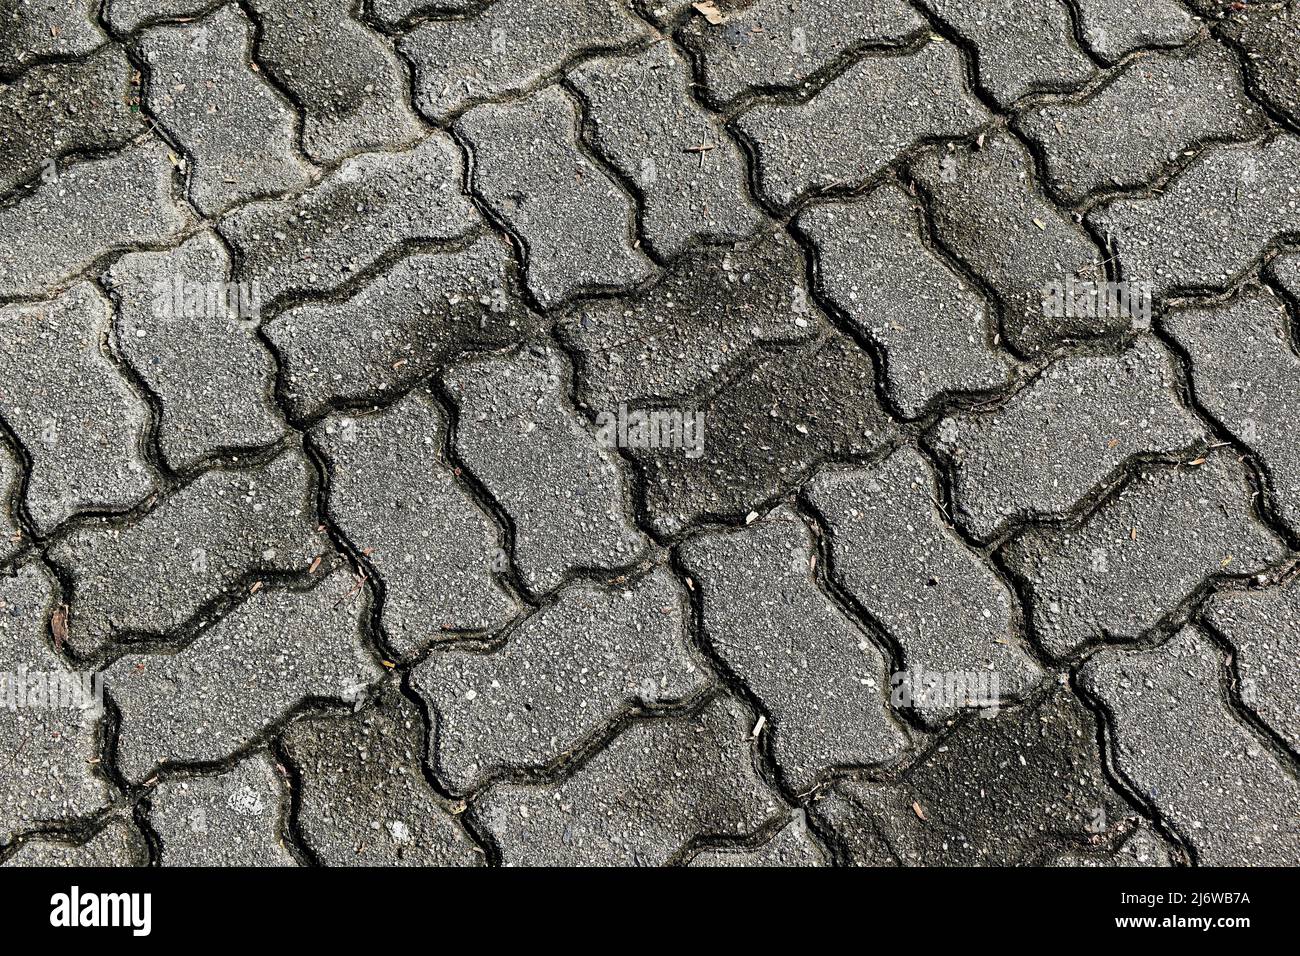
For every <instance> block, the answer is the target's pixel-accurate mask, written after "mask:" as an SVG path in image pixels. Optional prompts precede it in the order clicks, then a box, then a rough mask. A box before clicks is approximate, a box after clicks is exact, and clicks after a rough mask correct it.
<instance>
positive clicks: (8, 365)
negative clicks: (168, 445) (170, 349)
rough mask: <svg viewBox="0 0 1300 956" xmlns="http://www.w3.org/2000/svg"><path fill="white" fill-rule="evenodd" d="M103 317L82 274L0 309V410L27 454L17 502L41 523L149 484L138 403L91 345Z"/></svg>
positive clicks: (107, 319) (140, 491)
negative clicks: (44, 294)
mask: <svg viewBox="0 0 1300 956" xmlns="http://www.w3.org/2000/svg"><path fill="white" fill-rule="evenodd" d="M111 322H112V306H111V304H110V303H109V302H108V300H107V299H106V298H104V296H103V294H102V293H100V291H99V290H98V289H97V288H96V287H95V286H93V285H91V284H90V283H88V282H83V283H80V284H78V285H76V286H73V287H72V288H71V289H69V290H68V291H67V292H65V293H64V294H63V295H61V296H60V297H59V298H57V299H54V300H51V301H48V302H41V303H33V304H30V305H11V306H7V307H5V308H2V309H0V343H3V348H2V349H0V383H3V384H0V415H3V416H4V418H5V420H6V421H7V422H8V423H9V426H10V427H11V428H12V429H13V430H14V432H15V433H16V434H17V436H18V438H19V439H20V440H21V441H22V443H23V445H24V447H25V448H26V449H27V454H28V456H29V457H30V459H31V470H30V472H29V474H28V484H27V510H28V513H29V514H30V515H31V517H32V521H33V522H34V523H35V524H36V526H37V528H38V529H40V530H41V531H49V530H50V529H51V528H53V527H55V526H56V525H58V524H60V523H62V522H63V521H65V520H67V519H68V518H69V517H71V516H72V515H74V514H76V513H77V512H80V511H87V510H92V509H106V510H121V509H126V508H129V507H131V505H133V504H135V503H136V502H137V501H139V500H140V499H141V498H144V497H145V496H146V495H148V494H149V493H150V492H151V491H152V490H154V489H155V488H156V487H157V484H156V481H157V479H156V475H155V474H154V471H153V469H152V468H151V467H150V466H149V464H148V463H147V462H146V461H145V459H144V458H143V457H142V456H141V453H140V443H141V441H142V440H143V436H144V432H145V428H146V425H147V418H148V407H147V406H146V405H145V403H144V400H143V399H141V398H140V397H139V396H138V395H136V394H135V393H134V392H132V391H131V389H130V388H129V387H128V386H127V383H126V380H125V379H124V378H123V377H122V374H121V373H120V372H119V370H118V369H117V368H116V366H115V365H114V364H113V362H112V360H111V359H109V357H108V356H107V355H106V354H105V353H104V351H103V348H102V346H101V341H100V340H101V337H102V336H105V335H107V333H108V329H109V325H110V323H111Z"/></svg>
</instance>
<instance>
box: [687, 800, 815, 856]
mask: <svg viewBox="0 0 1300 956" xmlns="http://www.w3.org/2000/svg"><path fill="white" fill-rule="evenodd" d="M689 865H690V866H721V867H806V866H827V865H829V864H828V863H827V861H826V856H825V855H824V853H823V852H822V850H821V849H820V848H819V847H818V846H817V844H816V843H814V842H813V841H812V839H811V838H810V837H809V836H808V825H807V823H806V822H805V817H804V813H803V811H802V810H795V811H794V812H793V813H792V814H791V820H790V821H789V822H788V823H786V824H785V825H784V826H783V827H781V829H780V830H778V831H777V832H776V834H775V835H773V836H772V838H771V839H769V840H767V841H766V842H764V843H763V845H762V846H759V847H755V848H754V849H746V848H741V847H735V848H728V849H725V850H705V851H704V852H703V853H700V854H698V855H696V856H695V858H694V859H692V860H691V862H690V864H689Z"/></svg>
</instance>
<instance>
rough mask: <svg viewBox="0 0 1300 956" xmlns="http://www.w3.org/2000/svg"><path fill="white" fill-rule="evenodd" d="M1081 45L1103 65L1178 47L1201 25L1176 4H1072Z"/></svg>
mask: <svg viewBox="0 0 1300 956" xmlns="http://www.w3.org/2000/svg"><path fill="white" fill-rule="evenodd" d="M1075 6H1076V8H1077V9H1078V11H1079V28H1080V33H1081V34H1082V36H1083V42H1084V43H1086V44H1087V45H1088V49H1090V50H1091V51H1092V52H1093V53H1095V54H1096V55H1097V56H1099V57H1101V58H1102V59H1103V60H1105V61H1106V62H1107V63H1114V62H1116V61H1118V60H1119V59H1120V58H1121V57H1123V56H1124V55H1125V54H1126V53H1131V52H1132V51H1134V50H1138V49H1144V48H1147V47H1171V46H1180V45H1182V44H1184V43H1187V42H1188V41H1189V40H1191V39H1193V38H1194V37H1195V36H1196V35H1197V33H1199V32H1200V29H1201V25H1200V24H1199V23H1197V22H1196V20H1194V19H1193V18H1192V14H1191V13H1190V12H1189V11H1188V10H1187V8H1186V7H1184V6H1183V5H1182V4H1181V3H1179V2H1178V0H1075Z"/></svg>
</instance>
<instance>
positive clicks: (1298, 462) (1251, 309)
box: [1164, 289, 1300, 532]
mask: <svg viewBox="0 0 1300 956" xmlns="http://www.w3.org/2000/svg"><path fill="white" fill-rule="evenodd" d="M1164 325H1165V327H1166V328H1167V329H1169V330H1170V332H1172V333H1173V335H1174V336H1175V337H1176V338H1177V340H1178V341H1179V343H1181V344H1182V346H1183V347H1184V348H1185V349H1187V352H1188V354H1189V355H1191V356H1192V375H1191V378H1192V389H1193V391H1194V393H1195V395H1196V398H1197V399H1198V400H1199V401H1200V403H1201V404H1202V405H1204V406H1205V408H1206V409H1208V410H1209V412H1210V414H1211V415H1213V416H1214V417H1215V418H1216V419H1217V420H1218V421H1220V422H1222V423H1223V424H1224V425H1225V426H1226V427H1227V429H1228V430H1229V431H1230V432H1232V434H1233V435H1234V436H1236V437H1237V438H1238V439H1239V440H1240V441H1241V442H1242V443H1243V444H1244V445H1245V446H1246V447H1247V448H1249V449H1250V450H1251V451H1253V452H1255V454H1257V455H1259V456H1260V458H1261V459H1262V460H1263V463H1264V466H1265V467H1266V468H1267V469H1268V472H1269V477H1270V478H1271V487H1272V492H1273V496H1274V500H1275V501H1276V502H1277V507H1278V511H1279V513H1280V514H1281V516H1282V517H1283V519H1285V520H1286V521H1287V523H1288V524H1290V526H1291V527H1292V529H1293V530H1296V531H1297V532H1300V448H1297V447H1296V443H1295V432H1294V429H1293V428H1292V427H1291V425H1290V424H1288V423H1289V422H1293V421H1295V416H1296V414H1297V413H1298V412H1300V355H1297V354H1296V351H1295V348H1294V346H1293V344H1292V340H1291V334H1290V332H1289V329H1288V316H1287V311H1286V308H1285V307H1284V306H1283V305H1282V303H1280V302H1278V301H1277V299H1275V298H1274V297H1273V296H1272V295H1271V294H1269V293H1268V292H1266V291H1264V290H1260V289H1254V290H1247V291H1245V292H1243V293H1242V294H1240V295H1238V296H1237V297H1235V298H1234V299H1232V300H1231V301H1228V302H1225V303H1223V304H1221V305H1218V306H1212V307H1208V308H1186V309H1177V310H1174V311H1171V312H1169V313H1168V314H1167V315H1166V316H1165V318H1164Z"/></svg>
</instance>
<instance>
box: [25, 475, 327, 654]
mask: <svg viewBox="0 0 1300 956" xmlns="http://www.w3.org/2000/svg"><path fill="white" fill-rule="evenodd" d="M315 490H316V475H315V472H314V471H313V470H312V468H311V466H310V464H309V463H308V462H307V460H306V459H305V458H304V457H303V456H302V455H301V454H300V453H298V452H284V453H282V454H281V455H280V456H279V457H277V458H276V459H275V460H274V461H272V462H271V463H270V464H268V465H266V466H264V467H261V468H258V469H255V470H249V471H222V470H214V471H209V472H206V473H204V474H203V475H202V476H201V477H199V478H198V479H197V480H195V481H194V483H193V484H191V485H189V486H188V487H186V488H185V489H184V490H182V491H180V492H178V493H177V494H176V495H174V496H173V497H170V498H168V499H167V500H166V501H164V502H163V503H162V504H161V505H159V506H158V507H157V508H155V509H154V510H153V511H152V512H150V513H149V514H148V515H147V516H146V517H144V518H142V519H140V520H139V521H138V522H136V523H134V524H131V525H129V526H127V527H122V528H119V527H115V526H114V525H113V524H110V523H108V522H103V523H96V524H90V525H87V526H84V527H81V528H79V529H77V530H76V531H74V532H73V533H72V534H70V535H67V536H66V537H63V538H61V539H59V540H58V541H57V542H56V543H55V544H53V545H51V546H50V556H51V557H52V558H53V559H54V560H55V561H56V562H58V563H59V564H61V565H62V566H63V567H64V568H65V569H66V570H67V572H68V573H69V574H70V575H71V576H72V578H73V581H74V590H75V597H74V600H73V603H74V605H75V608H74V611H73V614H72V619H71V621H70V623H69V632H68V643H69V644H70V645H71V646H72V647H73V649H75V650H76V651H78V652H79V653H89V652H91V651H93V650H96V649H97V648H99V647H101V646H102V645H103V644H104V643H105V642H108V641H111V640H113V639H114V637H115V636H117V635H119V634H132V633H147V634H164V633H166V632H168V631H170V630H172V629H174V628H177V627H179V626H181V625H182V624H185V623H186V622H187V621H189V620H190V619H191V618H192V617H193V616H194V615H195V614H196V613H197V612H199V611H200V610H201V609H203V608H204V607H205V606H206V605H207V604H208V603H209V602H211V601H214V600H215V599H217V598H219V597H222V596H223V595H227V594H229V593H230V592H231V591H232V589H233V588H235V586H236V585H237V584H238V583H239V582H240V581H241V579H243V578H245V577H247V576H250V575H252V574H254V573H255V572H258V571H264V572H270V573H277V572H279V573H290V572H294V571H297V572H306V571H307V570H308V569H309V568H310V566H311V564H312V562H313V561H314V560H315V559H316V558H317V557H318V556H321V555H323V554H326V553H328V552H329V551H330V548H331V544H330V540H329V537H328V536H327V535H326V534H325V533H324V529H322V528H319V527H318V526H317V521H316V511H315Z"/></svg>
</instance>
